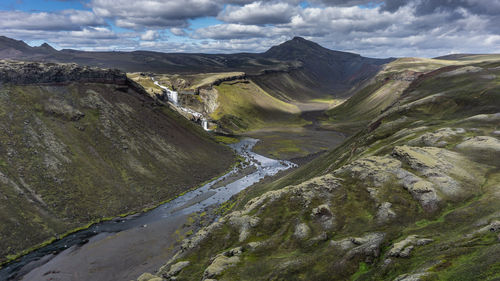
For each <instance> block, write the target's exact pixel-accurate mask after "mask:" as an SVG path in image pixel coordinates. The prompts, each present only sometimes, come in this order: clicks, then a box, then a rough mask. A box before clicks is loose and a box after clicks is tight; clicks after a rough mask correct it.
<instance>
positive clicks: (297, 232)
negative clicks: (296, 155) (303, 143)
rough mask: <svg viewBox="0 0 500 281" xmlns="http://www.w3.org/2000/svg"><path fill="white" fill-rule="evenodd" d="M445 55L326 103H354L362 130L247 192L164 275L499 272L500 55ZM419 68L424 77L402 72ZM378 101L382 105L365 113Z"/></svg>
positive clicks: (390, 276)
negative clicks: (449, 59) (465, 58)
mask: <svg viewBox="0 0 500 281" xmlns="http://www.w3.org/2000/svg"><path fill="white" fill-rule="evenodd" d="M428 63H432V64H434V65H433V66H429V65H427V64H428ZM440 63H442V62H434V61H433V62H423V63H421V62H407V61H399V62H397V63H396V64H393V65H389V67H388V68H386V69H385V71H384V72H382V73H380V78H381V81H385V82H384V83H385V84H384V83H382V84H380V81H373V84H370V85H367V88H365V89H363V90H361V91H359V92H358V93H357V94H356V95H355V96H353V97H352V98H351V99H353V101H357V102H346V103H345V106H344V107H343V108H341V109H340V110H337V111H335V112H330V113H331V114H332V115H331V116H334V118H336V119H335V120H340V121H342V122H346V120H345V119H344V118H341V117H342V115H344V114H349V115H347V116H352V112H351V111H355V112H357V113H358V115H359V117H360V118H363V117H364V119H363V120H356V122H359V123H356V124H358V125H357V126H359V127H360V128H361V129H360V130H359V131H358V132H356V133H355V134H354V135H353V136H352V137H351V138H349V139H348V140H347V141H346V142H345V143H343V144H342V145H341V146H339V147H338V148H336V149H335V150H333V151H331V152H329V153H328V154H325V155H323V156H321V157H319V158H317V159H315V160H314V161H312V162H311V163H309V164H308V165H306V166H304V167H301V168H300V169H298V170H297V171H295V172H294V173H293V174H291V175H288V176H286V177H284V178H282V179H280V180H278V181H275V182H272V183H264V184H261V185H258V186H255V187H253V188H251V189H249V190H247V191H245V192H243V193H242V194H240V195H239V197H238V198H236V199H235V200H234V202H231V203H230V204H227V205H226V206H235V207H234V209H233V210H232V211H229V212H227V213H226V214H225V215H223V216H222V217H221V218H220V219H219V220H218V221H217V222H215V223H213V224H211V225H210V226H208V227H206V228H205V229H202V230H201V231H199V232H198V233H197V234H195V235H193V236H192V237H191V238H190V239H186V240H185V241H184V242H183V245H182V250H181V251H180V252H178V253H177V255H176V256H175V257H174V258H173V259H171V260H170V261H168V263H167V264H166V265H165V266H164V267H162V268H161V269H160V270H159V272H158V273H157V276H160V279H161V278H163V279H165V280H213V279H216V280H397V281H402V280H405V281H408V280H477V279H481V280H483V279H484V280H496V279H498V277H499V276H500V275H499V274H500V270H499V263H498V261H499V260H500V213H499V212H498V210H499V209H500V172H499V171H500V170H499V169H500V161H499V159H500V139H499V138H500V131H499V128H498V124H499V121H500V95H499V93H500V67H499V66H500V62H499V61H490V62H481V61H478V62H475V63H471V62H469V63H470V65H464V64H463V63H461V62H460V63H459V62H457V63H456V64H454V65H453V66H446V65H444V66H445V67H442V68H439V67H436V64H440ZM422 64H425V65H422ZM412 68H418V69H420V70H423V69H426V73H420V74H419V75H412V77H411V79H409V78H408V75H405V74H404V73H403V74H402V76H401V75H395V72H398V71H402V72H404V71H406V70H409V69H412ZM436 68H438V69H436ZM396 69H398V70H396ZM432 69H436V70H434V71H432ZM391 77H392V78H391ZM399 77H404V79H403V81H404V82H405V83H403V84H397V83H399V82H398V81H400V80H399ZM385 78H388V79H385ZM395 78H397V79H395ZM408 80H411V81H408ZM406 82H407V83H406ZM387 85H399V86H401V87H403V88H402V89H397V91H396V89H392V90H390V91H389V90H388V88H387ZM391 87H392V86H391ZM379 99H389V101H390V102H389V103H388V104H386V105H384V103H383V102H381V101H379ZM370 102H371V103H372V104H375V105H376V108H377V110H376V112H371V111H367V109H369V108H371V107H367V106H366V105H367V104H368V103H370ZM359 124H363V125H359ZM146 277H148V278H153V277H154V276H151V275H144V278H146ZM160 279H158V280H160ZM146 280H149V279H146Z"/></svg>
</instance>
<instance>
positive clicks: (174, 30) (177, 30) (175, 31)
mask: <svg viewBox="0 0 500 281" xmlns="http://www.w3.org/2000/svg"><path fill="white" fill-rule="evenodd" d="M170 32H171V33H172V34H173V35H176V36H187V35H188V34H187V32H186V31H185V30H184V29H182V28H178V27H172V28H170Z"/></svg>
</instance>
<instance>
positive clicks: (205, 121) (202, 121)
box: [201, 118, 208, 131]
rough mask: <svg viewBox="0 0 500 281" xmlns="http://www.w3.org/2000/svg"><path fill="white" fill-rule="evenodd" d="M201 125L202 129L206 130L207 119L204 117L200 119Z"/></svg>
mask: <svg viewBox="0 0 500 281" xmlns="http://www.w3.org/2000/svg"><path fill="white" fill-rule="evenodd" d="M201 126H202V127H203V129H204V130H205V131H208V121H207V119H205V118H203V119H201Z"/></svg>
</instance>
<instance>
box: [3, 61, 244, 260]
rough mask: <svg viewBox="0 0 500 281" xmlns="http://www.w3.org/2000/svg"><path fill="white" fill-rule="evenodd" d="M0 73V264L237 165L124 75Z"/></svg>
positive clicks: (9, 66) (29, 68) (68, 69)
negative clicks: (88, 225)
mask: <svg viewBox="0 0 500 281" xmlns="http://www.w3.org/2000/svg"><path fill="white" fill-rule="evenodd" d="M5 73H7V74H5ZM32 74H33V75H32ZM0 76H1V79H2V84H1V85H0V130H1V134H0V151H1V153H0V210H1V211H0V261H5V256H6V255H8V254H14V253H17V252H19V251H21V250H24V249H26V248H28V247H32V246H34V245H36V244H38V243H41V242H42V241H44V240H46V239H50V238H55V237H57V236H59V235H61V234H63V233H64V232H66V231H68V230H70V229H73V228H76V227H80V226H82V225H84V224H87V223H89V222H92V221H95V220H99V219H102V218H105V217H114V216H117V215H119V214H122V213H129V212H133V211H139V210H141V209H142V208H145V207H148V206H154V205H156V204H158V203H159V202H161V201H164V200H167V199H169V198H172V197H175V196H176V195H178V194H179V193H181V192H183V191H185V190H187V189H190V188H193V187H195V186H196V185H198V184H200V183H201V182H203V181H206V180H208V179H210V178H212V177H214V176H216V175H218V174H220V173H222V172H224V171H225V170H226V169H228V168H229V167H230V166H231V164H232V162H233V161H234V155H233V153H232V151H230V149H229V148H226V147H224V146H222V145H220V144H217V143H215V142H214V141H213V140H212V139H211V138H210V137H209V136H208V135H206V134H205V132H203V131H202V130H201V129H200V128H199V127H198V126H196V125H194V124H192V123H191V122H189V121H187V120H185V119H184V118H183V117H181V116H180V115H178V114H176V113H175V112H173V111H171V110H170V109H168V108H167V107H165V106H160V105H159V104H156V103H155V101H154V100H153V99H151V98H150V97H149V96H148V95H147V94H146V93H145V92H144V90H143V89H142V88H140V87H138V86H137V85H136V84H134V83H133V82H131V81H129V80H128V79H127V78H126V76H125V74H124V73H121V72H117V71H108V70H99V69H93V68H92V69H91V68H81V67H79V66H77V65H56V64H50V65H44V64H38V63H11V62H4V63H3V66H2V69H1V70H0ZM214 160H215V161H214Z"/></svg>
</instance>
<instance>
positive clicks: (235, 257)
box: [203, 247, 243, 280]
mask: <svg viewBox="0 0 500 281" xmlns="http://www.w3.org/2000/svg"><path fill="white" fill-rule="evenodd" d="M242 251H243V248H242V247H237V248H234V249H231V250H229V251H226V252H224V253H222V254H218V255H217V256H215V258H214V259H213V261H212V263H211V264H210V265H209V266H208V267H207V268H206V269H205V271H204V273H203V280H207V279H210V278H214V277H216V276H219V275H220V274H221V273H222V272H223V271H224V270H226V269H227V268H229V267H231V266H234V265H236V264H237V263H238V262H239V261H240V257H239V255H241V253H242Z"/></svg>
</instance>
